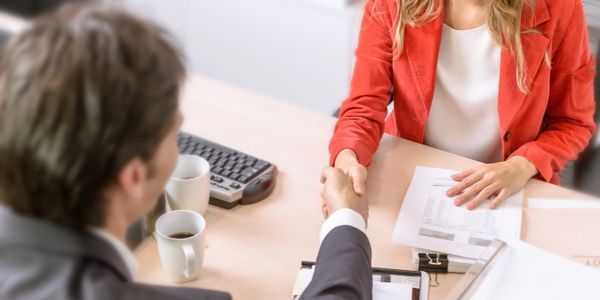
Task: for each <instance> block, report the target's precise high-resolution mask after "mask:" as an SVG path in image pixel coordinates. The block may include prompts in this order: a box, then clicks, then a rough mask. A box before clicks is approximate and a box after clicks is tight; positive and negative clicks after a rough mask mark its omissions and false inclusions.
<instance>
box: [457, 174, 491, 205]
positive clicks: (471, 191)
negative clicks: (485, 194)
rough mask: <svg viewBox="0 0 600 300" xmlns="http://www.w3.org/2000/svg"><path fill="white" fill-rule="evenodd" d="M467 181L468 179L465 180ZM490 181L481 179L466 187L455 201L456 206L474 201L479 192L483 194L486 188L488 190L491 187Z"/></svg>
mask: <svg viewBox="0 0 600 300" xmlns="http://www.w3.org/2000/svg"><path fill="white" fill-rule="evenodd" d="M465 180H467V179H465ZM490 183H491V182H490V181H489V180H485V179H481V180H479V181H477V182H475V183H473V184H472V185H470V186H468V187H466V188H465V189H464V190H463V193H462V194H460V195H459V196H458V197H456V199H454V204H455V205H463V204H464V203H466V202H467V201H469V200H471V199H473V198H474V197H475V196H477V194H479V192H481V191H482V190H483V189H484V188H486V187H487V186H488V185H490Z"/></svg>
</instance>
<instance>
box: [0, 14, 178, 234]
mask: <svg viewBox="0 0 600 300" xmlns="http://www.w3.org/2000/svg"><path fill="white" fill-rule="evenodd" d="M184 76H185V68H184V65H183V62H182V59H181V55H180V52H179V50H178V48H176V47H174V46H173V44H172V41H171V38H170V36H169V35H168V34H167V33H166V32H165V31H164V30H163V29H161V28H160V27H158V26H157V25H155V24H152V23H150V22H146V21H143V20H141V19H138V18H136V17H134V16H132V15H130V14H128V13H126V12H124V11H122V10H119V9H117V8H114V7H112V8H111V7H108V6H104V5H68V6H65V7H63V8H61V9H59V10H58V11H56V12H54V13H51V14H48V15H45V16H42V17H41V18H39V19H37V20H36V21H35V22H34V23H33V24H32V26H31V27H29V28H28V29H26V30H25V31H24V32H22V33H21V34H19V35H18V36H16V37H15V38H13V39H12V40H11V41H10V42H9V44H8V46H7V48H6V49H5V51H4V53H3V57H2V61H1V63H0V201H2V202H4V203H5V204H6V205H8V206H9V207H11V208H12V209H13V210H14V211H16V212H18V213H20V214H23V215H28V216H32V217H36V218H40V219H45V220H49V221H52V222H55V223H60V224H63V225H66V226H70V227H87V226H99V225H102V224H103V222H104V218H105V207H104V206H105V204H104V202H105V201H104V199H103V195H102V194H103V191H104V189H105V188H106V187H107V186H108V185H109V184H110V183H111V182H112V181H113V180H114V179H115V177H116V175H117V173H118V172H119V171H120V170H121V169H122V168H123V167H124V166H125V164H127V163H128V162H129V161H131V160H132V159H133V158H136V157H140V158H141V159H143V160H144V161H146V162H150V161H151V159H152V158H153V156H154V152H155V150H156V149H157V148H158V146H159V144H160V143H161V141H162V140H163V139H164V137H165V136H166V134H167V132H168V131H169V129H170V128H172V126H173V122H174V120H175V115H176V111H177V107H178V96H179V88H180V85H181V83H182V80H183V78H184Z"/></svg>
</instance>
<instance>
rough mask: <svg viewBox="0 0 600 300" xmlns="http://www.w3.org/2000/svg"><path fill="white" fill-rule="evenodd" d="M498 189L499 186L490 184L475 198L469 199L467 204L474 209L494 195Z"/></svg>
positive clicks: (468, 207)
mask: <svg viewBox="0 0 600 300" xmlns="http://www.w3.org/2000/svg"><path fill="white" fill-rule="evenodd" d="M497 190H498V187H497V186H496V185H488V186H487V187H485V188H484V189H482V190H481V191H480V192H479V194H477V196H475V198H473V200H471V201H469V203H468V204H467V209H469V210H473V209H475V208H477V207H478V206H479V205H480V204H481V203H482V202H483V201H485V200H486V199H488V198H490V197H491V196H492V195H494V194H495V193H496V192H497Z"/></svg>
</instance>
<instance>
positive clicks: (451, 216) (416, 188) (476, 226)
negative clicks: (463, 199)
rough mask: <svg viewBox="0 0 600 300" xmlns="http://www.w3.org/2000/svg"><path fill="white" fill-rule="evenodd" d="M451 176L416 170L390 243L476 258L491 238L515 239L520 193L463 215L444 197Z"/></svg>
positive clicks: (463, 210) (443, 171) (439, 171)
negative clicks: (500, 202) (491, 205)
mask: <svg viewBox="0 0 600 300" xmlns="http://www.w3.org/2000/svg"><path fill="white" fill-rule="evenodd" d="M456 173H458V171H453V170H446V169H436V168H425V167H417V168H416V170H415V174H414V176H413V179H412V182H411V183H410V186H409V188H408V191H407V192H406V196H405V197H404V202H403V203H402V208H401V209H400V213H399V215H398V219H397V221H396V226H395V228H394V233H393V235H392V241H393V242H394V243H397V244H404V245H409V246H412V247H418V248H423V249H429V250H434V251H440V252H444V253H448V254H454V255H459V256H463V257H467V258H477V257H479V256H480V255H481V254H482V253H483V251H484V250H485V249H486V247H487V246H488V245H489V244H490V243H491V241H492V240H493V239H494V238H500V239H504V240H512V239H519V236H520V232H521V213H522V201H523V192H522V191H519V192H517V193H516V194H514V195H512V196H511V197H509V198H507V199H506V200H504V202H503V203H502V204H501V205H500V206H499V207H497V208H496V209H494V210H491V209H488V208H487V203H486V202H484V203H482V204H481V205H480V206H479V207H478V208H476V209H474V210H472V211H469V210H468V209H466V208H465V207H464V205H463V206H460V207H458V206H456V205H454V202H453V201H454V199H453V198H449V197H447V196H446V191H447V190H448V189H449V188H451V187H452V186H454V185H456V184H457V182H456V181H454V180H452V178H451V177H450V176H451V175H452V174H456ZM488 201H489V200H488Z"/></svg>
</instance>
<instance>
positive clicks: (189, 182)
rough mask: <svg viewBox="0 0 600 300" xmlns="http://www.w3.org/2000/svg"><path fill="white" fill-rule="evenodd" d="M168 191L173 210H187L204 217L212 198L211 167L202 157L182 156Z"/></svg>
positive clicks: (170, 180) (169, 183)
mask: <svg viewBox="0 0 600 300" xmlns="http://www.w3.org/2000/svg"><path fill="white" fill-rule="evenodd" d="M166 191H167V194H168V197H167V198H168V199H169V205H170V206H171V208H172V209H174V210H177V209H187V210H192V211H195V212H198V213H200V214H202V215H203V214H204V213H205V212H206V208H207V207H208V200H209V197H210V165H209V164H208V162H207V161H206V160H205V159H204V158H202V157H200V156H196V155H190V154H183V155H180V156H179V159H178V160H177V166H176V167H175V171H173V174H172V175H171V178H170V179H169V182H168V183H167V187H166Z"/></svg>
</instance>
